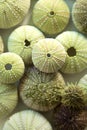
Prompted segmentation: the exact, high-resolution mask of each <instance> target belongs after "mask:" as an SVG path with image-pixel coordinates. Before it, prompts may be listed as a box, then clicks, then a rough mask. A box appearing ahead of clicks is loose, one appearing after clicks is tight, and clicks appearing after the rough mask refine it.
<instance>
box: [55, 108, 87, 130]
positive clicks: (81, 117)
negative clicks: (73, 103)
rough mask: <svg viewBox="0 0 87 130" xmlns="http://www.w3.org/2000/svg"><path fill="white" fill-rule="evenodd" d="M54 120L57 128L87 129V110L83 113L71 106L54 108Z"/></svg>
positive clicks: (68, 129)
mask: <svg viewBox="0 0 87 130" xmlns="http://www.w3.org/2000/svg"><path fill="white" fill-rule="evenodd" d="M53 115H54V116H53V122H54V128H55V130H85V128H86V127H87V112H86V111H83V112H81V113H79V112H76V111H74V110H73V109H70V108H69V107H65V106H62V107H60V108H59V107H57V108H56V109H54V113H53Z"/></svg>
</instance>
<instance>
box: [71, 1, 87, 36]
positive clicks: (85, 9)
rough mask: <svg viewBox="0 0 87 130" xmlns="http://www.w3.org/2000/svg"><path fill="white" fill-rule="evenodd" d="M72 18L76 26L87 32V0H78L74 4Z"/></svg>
mask: <svg viewBox="0 0 87 130" xmlns="http://www.w3.org/2000/svg"><path fill="white" fill-rule="evenodd" d="M72 19H73V22H74V24H75V27H76V28H77V29H78V30H79V31H80V32H82V33H86V34H87V0H78V1H76V2H75V4H74V5H73V9H72Z"/></svg>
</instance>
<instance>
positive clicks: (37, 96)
mask: <svg viewBox="0 0 87 130" xmlns="http://www.w3.org/2000/svg"><path fill="white" fill-rule="evenodd" d="M64 86H65V82H64V79H63V77H62V75H61V74H60V73H57V74H47V73H43V72H41V71H39V70H37V69H36V68H35V67H32V68H29V70H28V71H27V73H26V75H24V77H23V78H22V80H21V83H20V86H19V87H20V88H19V93H20V97H21V98H22V100H23V102H24V103H25V104H26V105H27V106H28V107H30V108H33V109H36V110H39V111H48V110H50V109H52V108H54V107H55V106H56V105H57V104H60V102H61V91H62V89H64Z"/></svg>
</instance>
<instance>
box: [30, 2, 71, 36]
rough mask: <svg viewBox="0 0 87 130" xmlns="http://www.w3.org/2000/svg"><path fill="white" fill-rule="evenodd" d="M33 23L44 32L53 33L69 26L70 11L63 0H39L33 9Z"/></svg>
mask: <svg viewBox="0 0 87 130" xmlns="http://www.w3.org/2000/svg"><path fill="white" fill-rule="evenodd" d="M32 17H33V23H34V24H35V26H37V27H38V28H39V29H40V30H42V31H43V32H45V33H47V34H50V35H53V34H58V33H60V32H62V31H63V30H64V29H65V27H66V26H67V24H68V22H69V18H70V11H69V8H68V6H67V4H66V3H65V2H64V1H63V0H39V1H38V2H37V3H36V5H35V6H34V9H33V16H32Z"/></svg>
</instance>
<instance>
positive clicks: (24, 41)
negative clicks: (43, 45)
mask: <svg viewBox="0 0 87 130" xmlns="http://www.w3.org/2000/svg"><path fill="white" fill-rule="evenodd" d="M43 38H45V37H44V35H43V34H42V32H40V31H39V30H38V29H37V28H35V27H34V26H29V25H23V26H20V27H18V28H17V29H15V30H14V31H13V32H12V34H11V35H10V37H9V38H8V50H9V51H10V52H14V53H17V54H18V55H20V56H21V57H22V59H23V61H24V63H25V64H31V63H32V48H33V46H34V44H36V43H37V42H38V41H39V40H40V39H43Z"/></svg>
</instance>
